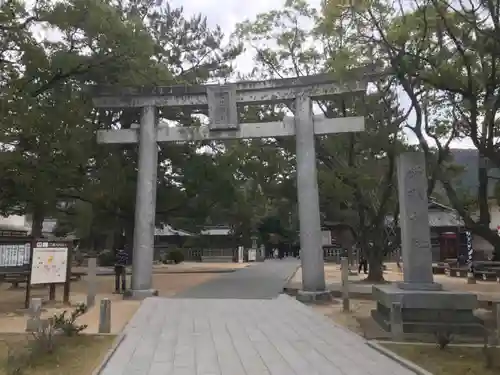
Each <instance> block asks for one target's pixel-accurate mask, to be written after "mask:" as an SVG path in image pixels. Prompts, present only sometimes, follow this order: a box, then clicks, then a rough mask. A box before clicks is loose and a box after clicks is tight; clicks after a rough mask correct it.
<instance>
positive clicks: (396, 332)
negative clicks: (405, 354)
mask: <svg viewBox="0 0 500 375" xmlns="http://www.w3.org/2000/svg"><path fill="white" fill-rule="evenodd" d="M390 318H391V337H392V340H393V341H401V340H402V339H403V336H404V331H403V312H402V309H401V303H399V302H393V303H392V306H391V317H390Z"/></svg>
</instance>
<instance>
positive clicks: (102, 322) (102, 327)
mask: <svg viewBox="0 0 500 375" xmlns="http://www.w3.org/2000/svg"><path fill="white" fill-rule="evenodd" d="M98 329H99V333H110V332H111V301H110V300H109V299H108V298H104V299H103V300H102V301H101V306H100V309H99V328H98Z"/></svg>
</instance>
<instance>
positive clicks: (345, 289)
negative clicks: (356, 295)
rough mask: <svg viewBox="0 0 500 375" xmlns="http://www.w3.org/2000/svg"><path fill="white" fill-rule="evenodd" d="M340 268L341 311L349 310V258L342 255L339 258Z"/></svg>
mask: <svg viewBox="0 0 500 375" xmlns="http://www.w3.org/2000/svg"><path fill="white" fill-rule="evenodd" d="M340 264H341V266H340V268H341V273H342V311H343V312H349V311H350V303H349V259H348V258H346V257H342V259H341V260H340Z"/></svg>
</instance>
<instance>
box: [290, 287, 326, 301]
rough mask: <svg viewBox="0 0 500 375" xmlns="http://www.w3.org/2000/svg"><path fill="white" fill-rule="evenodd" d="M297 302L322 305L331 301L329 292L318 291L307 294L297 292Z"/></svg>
mask: <svg viewBox="0 0 500 375" xmlns="http://www.w3.org/2000/svg"><path fill="white" fill-rule="evenodd" d="M296 298H297V301H299V302H303V303H324V302H330V301H331V300H332V295H331V294H330V292H329V291H327V290H324V291H318V292H309V291H306V290H299V291H297V296H296Z"/></svg>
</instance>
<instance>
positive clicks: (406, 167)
mask: <svg viewBox="0 0 500 375" xmlns="http://www.w3.org/2000/svg"><path fill="white" fill-rule="evenodd" d="M397 176H398V195H399V208H400V227H401V247H402V249H403V273H404V282H402V283H400V284H398V286H399V287H400V288H401V289H408V290H440V289H441V285H440V284H437V283H434V279H433V274H432V252H431V240H430V229H429V209H428V204H429V202H428V198H427V174H426V172H425V156H424V154H423V153H421V152H407V153H403V154H401V155H400V156H399V158H398V160H397Z"/></svg>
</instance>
